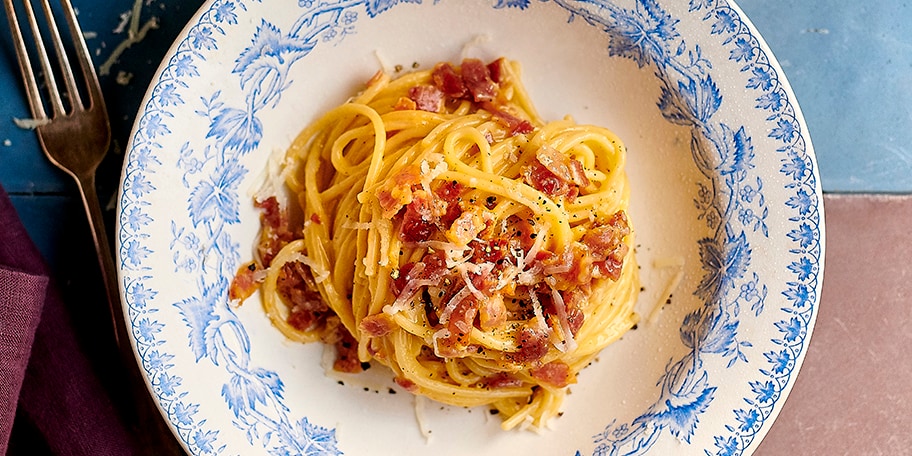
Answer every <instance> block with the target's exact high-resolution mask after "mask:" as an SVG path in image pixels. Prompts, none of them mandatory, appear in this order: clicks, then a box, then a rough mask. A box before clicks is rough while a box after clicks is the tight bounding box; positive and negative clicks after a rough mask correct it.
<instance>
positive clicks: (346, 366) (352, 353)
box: [333, 325, 364, 374]
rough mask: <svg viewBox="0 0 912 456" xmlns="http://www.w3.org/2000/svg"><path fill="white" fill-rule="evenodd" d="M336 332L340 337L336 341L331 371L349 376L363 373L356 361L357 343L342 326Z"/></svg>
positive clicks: (359, 363)
mask: <svg viewBox="0 0 912 456" xmlns="http://www.w3.org/2000/svg"><path fill="white" fill-rule="evenodd" d="M336 331H338V332H339V333H340V334H339V336H340V337H339V340H338V341H336V360H335V362H333V369H334V370H336V371H339V372H347V373H350V374H356V373H358V372H361V371H363V370H364V366H363V365H362V364H361V361H360V360H359V359H358V341H357V340H355V338H354V337H353V336H352V335H351V334H350V333H349V332H348V330H347V329H345V326H343V325H339V326H338V327H337V328H336Z"/></svg>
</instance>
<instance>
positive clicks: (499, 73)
mask: <svg viewBox="0 0 912 456" xmlns="http://www.w3.org/2000/svg"><path fill="white" fill-rule="evenodd" d="M506 64H507V60H506V59H505V58H503V57H500V58H499V59H497V60H495V61H493V62H491V63H489V64H488V73H489V74H490V75H491V80H492V81H494V82H496V83H497V84H500V83H501V82H503V80H504V73H506V72H507V70H506V68H504V65H506Z"/></svg>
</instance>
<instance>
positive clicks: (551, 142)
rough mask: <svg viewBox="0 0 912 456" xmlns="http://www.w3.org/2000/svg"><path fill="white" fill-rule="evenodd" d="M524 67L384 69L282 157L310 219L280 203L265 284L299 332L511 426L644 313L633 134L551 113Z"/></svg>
mask: <svg viewBox="0 0 912 456" xmlns="http://www.w3.org/2000/svg"><path fill="white" fill-rule="evenodd" d="M519 73H520V67H519V65H518V64H517V63H515V62H510V61H507V60H504V59H498V60H496V61H494V62H491V63H490V64H487V65H485V64H482V63H481V62H479V61H477V60H472V59H467V60H465V61H463V62H462V63H461V65H459V66H453V65H450V64H438V65H437V66H435V67H434V68H433V69H431V70H427V71H417V72H413V73H409V74H406V75H403V76H401V77H399V78H396V79H392V78H391V77H390V76H389V75H388V74H384V73H378V74H377V75H376V76H375V77H374V78H372V79H371V80H370V81H369V83H368V85H367V87H366V88H365V89H364V90H363V91H362V92H361V93H360V94H358V95H356V96H354V97H353V98H352V99H350V100H349V101H348V102H346V103H344V104H342V105H340V106H338V107H336V108H334V109H332V110H330V111H329V112H327V113H326V114H325V115H323V116H322V117H321V118H319V119H318V120H316V121H315V122H314V123H312V124H311V125H310V126H308V127H307V128H305V129H304V130H303V131H302V132H301V133H300V135H299V136H298V137H297V138H296V139H295V140H294V142H293V144H292V145H291V147H290V148H289V149H288V152H287V155H286V157H285V159H284V163H283V167H284V171H283V176H284V178H285V184H286V185H287V188H288V190H289V191H290V194H291V195H293V197H294V203H296V205H297V207H296V208H295V212H300V218H301V219H302V220H304V222H303V223H299V224H293V223H291V222H288V220H289V219H288V218H287V217H284V216H283V217H281V218H280V219H281V222H278V221H277V220H279V219H278V218H276V216H275V211H276V209H275V207H270V208H268V210H267V212H269V213H270V214H271V216H264V218H263V220H264V234H263V236H262V238H261V249H260V252H261V258H260V259H259V266H261V267H263V268H265V273H264V274H262V275H261V276H258V277H257V279H258V280H261V282H262V283H261V291H262V294H263V300H264V306H265V308H266V311H267V313H268V315H269V316H270V318H272V320H273V322H274V323H275V326H276V327H277V328H278V329H279V330H281V331H282V332H283V333H285V334H286V335H287V336H288V337H289V338H290V339H292V340H296V341H301V342H308V341H316V340H323V341H328V342H337V341H339V340H340V338H342V337H341V336H339V333H342V334H343V335H345V336H346V337H350V338H351V339H353V341H354V343H355V344H356V347H357V349H356V351H353V353H354V354H353V355H351V356H352V357H353V359H354V358H355V357H356V359H354V361H355V363H354V364H355V365H358V364H360V363H363V362H371V361H376V362H379V363H381V364H383V365H386V366H388V367H389V368H390V369H391V370H392V372H393V374H394V375H395V378H396V381H397V383H399V385H401V386H403V387H404V388H406V389H407V390H409V391H411V392H413V393H415V394H420V395H424V396H427V397H429V398H432V399H434V400H437V401H440V402H444V403H448V404H454V405H459V406H477V405H488V406H491V407H494V408H496V409H497V410H498V411H499V412H500V416H502V417H503V419H504V421H503V427H504V428H505V429H509V428H513V427H516V426H518V425H521V424H524V423H526V422H529V423H531V424H532V425H535V426H541V425H543V424H545V423H546V422H547V420H548V419H549V418H551V417H553V416H555V415H556V414H557V413H558V412H559V410H560V406H561V402H562V401H563V399H564V396H565V394H566V388H567V385H569V384H571V383H573V382H575V381H576V375H577V373H578V372H579V371H580V370H581V369H582V368H583V367H585V366H586V365H587V364H588V363H589V362H590V361H591V360H592V359H593V357H594V356H595V355H596V354H597V353H598V352H599V350H601V349H602V348H604V347H605V346H606V345H608V344H610V343H611V342H613V341H615V340H617V339H618V338H619V337H620V336H621V335H622V334H624V332H626V331H627V330H629V329H630V328H631V327H632V326H634V324H635V323H636V321H637V316H636V314H635V313H634V312H633V305H634V302H635V300H636V297H637V293H638V291H639V283H638V277H637V265H636V263H635V259H634V255H633V249H632V245H633V244H632V243H633V237H634V234H633V232H632V230H631V224H630V222H629V220H628V218H627V215H626V210H627V207H628V201H629V196H630V195H629V188H628V182H627V177H626V174H625V171H624V162H625V157H626V155H625V154H626V152H625V149H624V146H623V143H622V142H621V140H620V139H618V138H617V137H616V136H615V135H614V134H613V133H612V132H611V131H609V130H608V129H606V128H602V127H597V126H591V125H578V124H576V123H575V122H574V121H573V120H572V119H571V118H569V117H568V118H565V119H562V120H558V121H554V122H545V121H543V120H542V119H540V118H539V116H538V114H537V113H536V112H535V110H534V108H533V103H532V102H531V100H530V99H529V98H528V95H527V93H526V91H525V89H524V88H523V86H522V84H521V81H520V77H519ZM260 204H261V206H265V205H264V204H262V202H261V203H260ZM270 211H271V212H270ZM279 225H282V226H279ZM285 225H287V226H288V228H287V229H286V228H283V226H285ZM264 252H268V254H267V255H265V256H267V257H268V258H264V257H263V256H264V255H263V253H264ZM255 269H257V268H256V267H255V266H250V267H249V268H243V269H242V271H247V270H250V271H254V270H255ZM241 294H242V295H243V294H244V293H241ZM302 296H304V297H303V298H302ZM317 301H319V302H317ZM302 302H305V304H306V305H305V304H302ZM321 305H322V306H323V307H321ZM308 312H310V314H307V313H308ZM301 315H304V316H306V317H307V318H303V319H302V317H301ZM343 328H344V329H343ZM349 334H350V336H348V335H349ZM350 361H351V360H350ZM349 365H352V363H349ZM356 367H357V366H356Z"/></svg>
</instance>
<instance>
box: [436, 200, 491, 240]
mask: <svg viewBox="0 0 912 456" xmlns="http://www.w3.org/2000/svg"><path fill="white" fill-rule="evenodd" d="M486 227H487V224H486V223H485V215H484V211H482V209H481V208H480V207H478V206H472V207H471V208H470V209H468V210H465V211H464V212H462V213H461V214H460V215H459V217H457V218H456V220H454V221H453V223H452V224H451V225H450V228H449V229H448V230H447V231H446V233H445V234H446V237H447V240H449V241H450V242H452V243H454V244H456V245H459V246H465V245H468V243H469V242H470V241H471V240H472V239H475V237H476V236H478V233H481V232H482V231H483V230H484V229H485V228H486Z"/></svg>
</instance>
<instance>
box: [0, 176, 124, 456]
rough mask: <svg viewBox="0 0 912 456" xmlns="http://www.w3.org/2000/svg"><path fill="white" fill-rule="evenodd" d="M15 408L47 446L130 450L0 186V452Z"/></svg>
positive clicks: (59, 450)
mask: <svg viewBox="0 0 912 456" xmlns="http://www.w3.org/2000/svg"><path fill="white" fill-rule="evenodd" d="M17 409H18V414H19V419H20V420H27V421H28V422H29V423H30V424H31V426H33V427H34V429H35V431H36V432H33V434H36V435H37V436H38V437H36V438H40V439H42V440H43V442H40V443H43V446H44V447H46V449H47V450H49V451H50V452H52V453H53V454H58V455H127V454H136V453H138V451H136V446H135V443H134V441H133V440H132V439H131V436H130V433H129V432H128V431H127V427H126V426H125V424H124V423H123V421H122V420H121V417H120V416H119V415H118V412H117V409H116V408H115V407H114V405H113V404H112V400H111V398H110V397H109V395H108V393H107V392H106V390H105V389H104V387H103V386H102V382H101V381H100V380H99V378H98V377H97V375H96V374H95V373H94V372H93V370H92V367H91V363H90V362H89V360H88V358H87V357H86V355H85V354H84V353H83V352H82V351H81V349H80V347H79V344H78V341H77V337H76V333H75V330H74V328H73V326H72V324H71V321H70V318H69V314H68V311H67V309H66V308H65V307H64V304H63V302H62V299H61V297H60V295H59V293H58V291H57V289H56V288H55V286H54V283H53V281H52V280H49V274H48V270H47V267H46V265H45V264H44V261H43V260H42V258H41V255H40V254H39V252H38V250H37V248H36V247H35V245H34V244H33V243H32V241H31V239H30V238H29V237H28V234H27V233H26V231H25V228H24V227H23V226H22V223H21V222H20V221H19V218H18V215H17V213H16V210H15V208H14V207H13V205H12V203H11V202H10V199H9V197H8V195H7V194H6V192H5V191H4V190H3V188H2V186H0V454H6V453H7V446H8V444H9V439H10V433H11V429H12V427H13V423H14V420H15V419H16V415H17ZM10 454H12V453H10ZM29 454H32V453H31V452H30V453H29Z"/></svg>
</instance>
